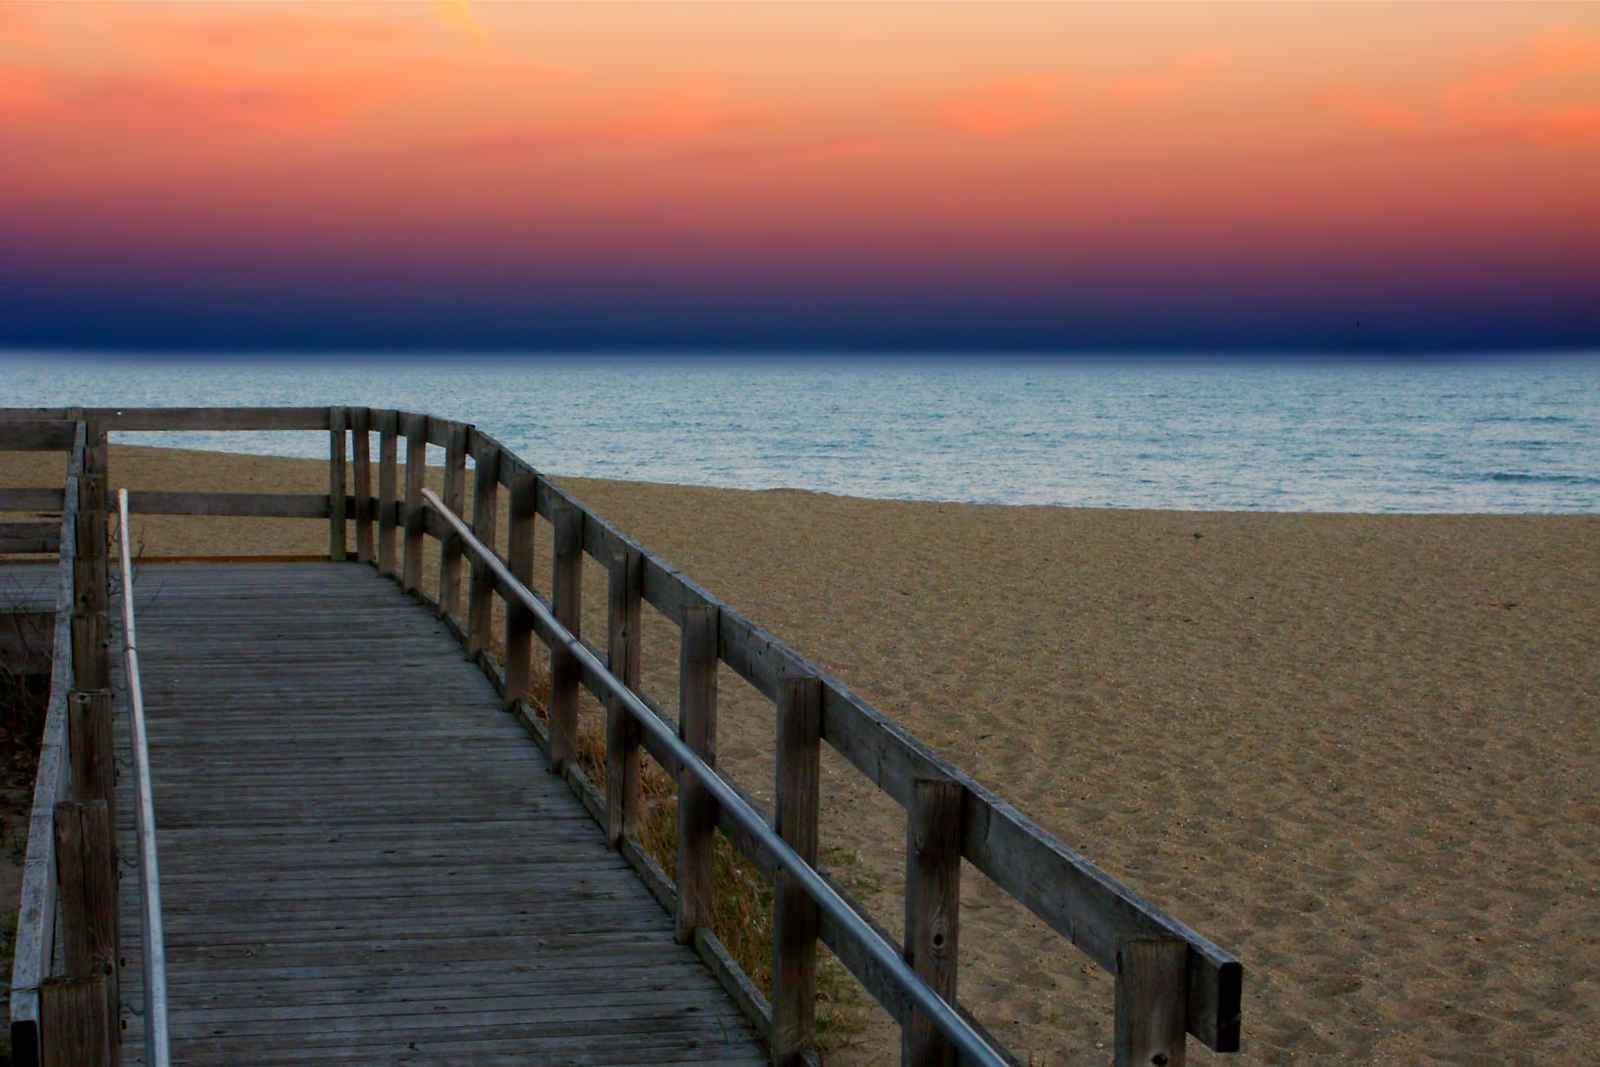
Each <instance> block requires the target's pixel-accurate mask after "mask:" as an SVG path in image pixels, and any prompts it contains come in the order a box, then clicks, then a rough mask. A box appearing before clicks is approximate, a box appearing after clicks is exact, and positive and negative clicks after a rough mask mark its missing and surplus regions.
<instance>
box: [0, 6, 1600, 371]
mask: <svg viewBox="0 0 1600 1067" xmlns="http://www.w3.org/2000/svg"><path fill="white" fill-rule="evenodd" d="M0 347H10V348H74V349H94V348H101V349H137V350H174V349H197V350H207V351H225V350H288V349H300V350H310V351H323V350H339V351H352V350H360V349H381V350H387V351H393V350H399V349H455V350H460V349H473V350H495V351H533V350H574V349H577V350H583V349H628V350H637V349H645V350H649V349H664V350H682V349H695V350H702V351H704V350H719V349H729V350H746V349H799V350H851V351H856V350H886V351H897V350H909V351H943V350H950V351H957V350H960V351H967V350H978V351H983V350H1009V351H1026V352H1063V351H1094V352H1101V353H1104V352H1117V351H1134V350H1141V351H1145V350H1153V351H1185V350H1202V351H1209V350H1236V351H1252V350H1258V351H1291V350H1312V351H1317V350H1332V351H1395V352H1408V353H1413V352H1419V351H1424V352H1425V351H1460V350H1492V351H1505V350H1519V349H1552V348H1600V4H1595V3H1588V4H1576V5H1569V4H1561V3H1543V2H1515V3H1508V4H1491V3H1473V2H1465V0H1463V2H1456V3H1439V4H1421V3H1400V4H1384V3H1364V2H1363V3H1357V2H1328V3H1300V2H1293V0H1285V2H1281V3H1270V4H1269V3H1259V4H1243V5H1232V4H1211V3H1198V2H1185V3H1139V2H1126V3H1116V4H1054V3H1027V4H1008V3H1004V2H983V3H980V2H975V0H974V2H946V3H932V2H907V0H901V2H889V3H874V4H854V3H841V2H825V0H811V2H794V3H759V4H757V3H749V4H710V3H705V4H676V3H662V2H656V3H597V2H585V3H582V4H551V3H541V4H531V3H530V4H504V3H500V4H491V3H482V2H472V0H450V2H442V3H414V4H406V5H390V4H383V3H355V4H348V5H341V4H338V3H332V2H328V3H323V2H318V3H309V4H300V3H292V2H262V3H253V4H221V3H214V4H213V3H177V4H143V3H134V2H126V0H118V2H115V3H105V4H96V3H70V4H69V3H15V2H9V0H0Z"/></svg>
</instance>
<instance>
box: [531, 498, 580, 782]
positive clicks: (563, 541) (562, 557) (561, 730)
mask: <svg viewBox="0 0 1600 1067" xmlns="http://www.w3.org/2000/svg"><path fill="white" fill-rule="evenodd" d="M523 477H526V476H523ZM530 503H531V501H530ZM554 527H555V548H554V550H553V552H552V556H553V564H552V576H551V584H550V594H551V596H550V599H551V607H552V609H553V611H554V614H555V617H556V621H557V622H559V623H560V624H561V625H562V626H564V627H566V629H567V631H568V632H569V633H571V634H572V635H573V636H574V637H578V636H581V626H582V622H583V512H581V511H579V510H577V509H576V508H565V509H562V510H560V511H557V512H556V518H555V522H554ZM581 679H582V671H580V670H579V667H578V661H577V660H576V659H575V658H574V657H573V655H572V654H571V653H570V652H568V651H567V650H566V648H565V647H564V646H562V645H557V644H552V645H551V646H550V768H551V770H553V771H555V772H556V773H557V774H560V773H561V772H562V771H563V770H564V769H565V767H566V765H567V763H568V761H570V760H571V759H572V758H573V757H574V756H575V755H576V753H577V739H578V684H579V682H580V681H581Z"/></svg>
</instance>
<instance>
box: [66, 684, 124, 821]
mask: <svg viewBox="0 0 1600 1067" xmlns="http://www.w3.org/2000/svg"><path fill="white" fill-rule="evenodd" d="M112 723H113V718H112V712H111V690H109V689H94V690H74V691H73V692H72V693H71V694H70V695H69V697H68V701H67V748H68V750H69V751H70V753H71V755H72V796H73V799H74V800H78V801H90V800H103V801H105V802H106V803H107V804H108V805H110V806H111V808H112V811H113V814H114V813H115V797H116V757H115V755H114V753H113V752H112V745H111V734H112V730H111V727H112Z"/></svg>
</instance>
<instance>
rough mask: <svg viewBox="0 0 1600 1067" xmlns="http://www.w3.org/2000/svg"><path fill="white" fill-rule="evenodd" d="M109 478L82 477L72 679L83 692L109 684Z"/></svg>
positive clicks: (88, 473) (74, 571) (74, 578)
mask: <svg viewBox="0 0 1600 1067" xmlns="http://www.w3.org/2000/svg"><path fill="white" fill-rule="evenodd" d="M105 484H106V483H105V475H104V474H100V473H90V472H88V471H85V472H84V474H83V475H82V476H81V477H80V478H79V479H78V491H79V495H80V503H81V507H80V509H79V511H78V512H77V515H76V523H77V535H76V538H75V541H76V546H77V556H76V558H75V561H74V567H73V578H72V581H73V608H72V677H73V681H74V683H75V684H76V685H77V687H78V688H80V689H104V688H105V687H106V686H108V685H109V684H110V680H111V676H110V655H109V640H110V628H109V622H108V618H107V607H108V601H107V596H108V590H107V588H106V515H105V496H106V494H105Z"/></svg>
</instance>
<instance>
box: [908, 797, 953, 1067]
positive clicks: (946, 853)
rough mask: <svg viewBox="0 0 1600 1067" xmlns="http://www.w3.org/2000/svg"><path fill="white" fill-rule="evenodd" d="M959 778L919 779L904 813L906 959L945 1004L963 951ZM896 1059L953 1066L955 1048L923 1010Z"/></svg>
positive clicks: (910, 1023) (910, 1022)
mask: <svg viewBox="0 0 1600 1067" xmlns="http://www.w3.org/2000/svg"><path fill="white" fill-rule="evenodd" d="M964 795H965V791H964V790H963V789H962V788H961V784H960V783H959V782H952V781H950V780H948V779H941V778H921V779H918V780H917V781H916V782H915V783H913V786H912V794H911V796H912V803H911V810H910V811H908V812H907V813H906V891H905V909H906V910H905V931H906V942H905V950H904V951H905V959H906V962H907V963H909V964H911V966H912V967H914V968H915V969H916V972H917V975H918V976H919V977H920V978H921V979H922V980H923V981H924V982H926V983H927V984H928V985H929V987H931V988H932V989H933V991H934V992H935V993H938V994H939V996H941V997H943V998H944V1000H945V1002H946V1003H947V1004H954V1003H956V976H957V964H958V962H959V959H960V949H961V803H962V797H963V796H964ZM900 1062H901V1063H902V1064H906V1065H908V1067H909V1065H914V1064H929V1065H931V1067H954V1065H955V1063H956V1049H955V1046H954V1045H952V1044H951V1043H950V1042H949V1040H948V1039H946V1038H945V1037H944V1035H943V1034H941V1033H940V1032H939V1030H938V1029H937V1028H936V1027H935V1026H934V1025H933V1022H932V1021H931V1020H930V1019H928V1018H927V1016H925V1015H924V1014H923V1013H922V1012H920V1011H916V1010H913V1011H912V1013H911V1018H910V1019H909V1020H908V1021H907V1022H906V1024H905V1026H904V1027H903V1028H902V1030H901V1045H900Z"/></svg>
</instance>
